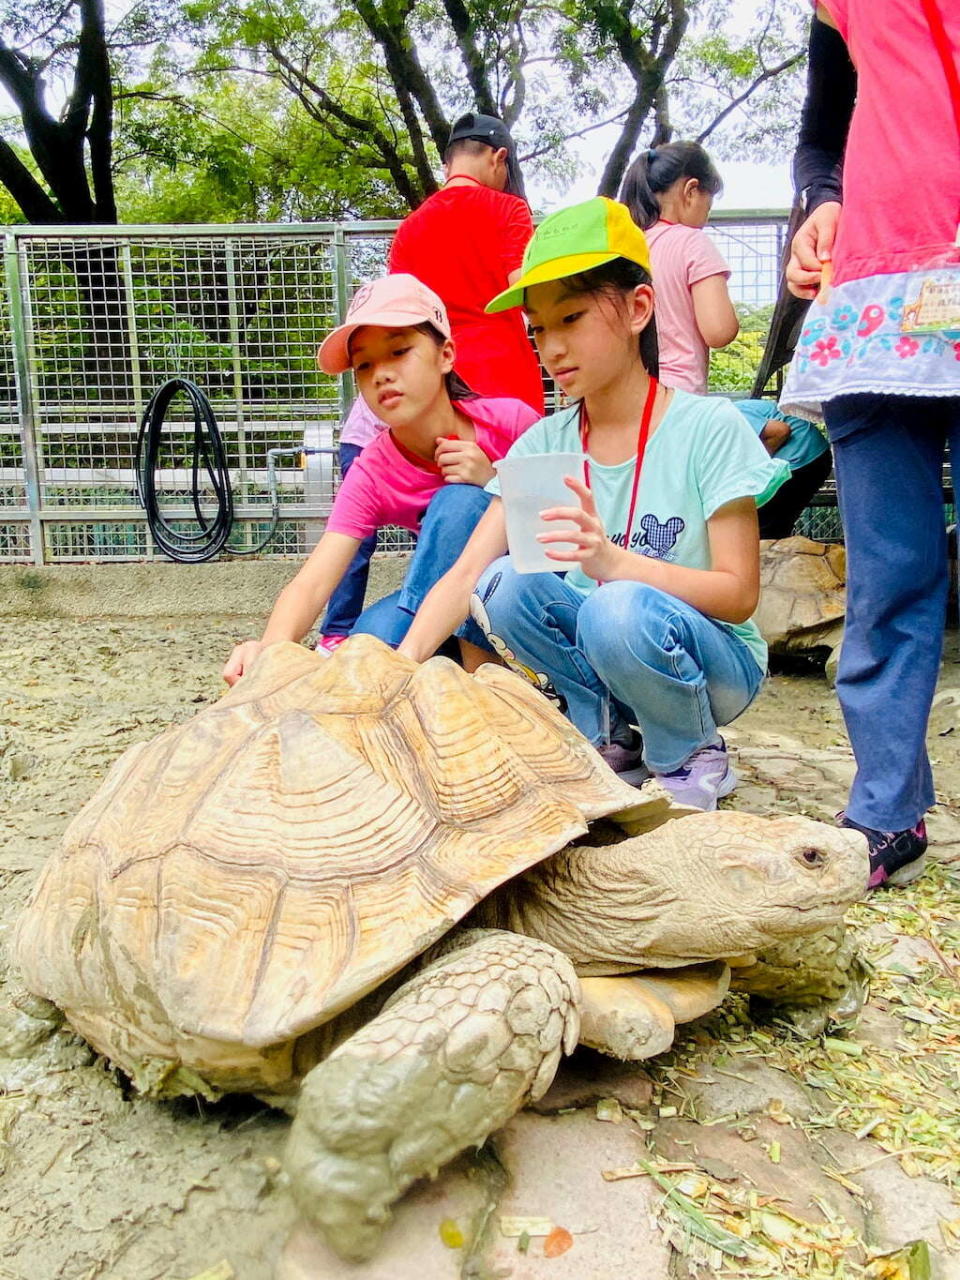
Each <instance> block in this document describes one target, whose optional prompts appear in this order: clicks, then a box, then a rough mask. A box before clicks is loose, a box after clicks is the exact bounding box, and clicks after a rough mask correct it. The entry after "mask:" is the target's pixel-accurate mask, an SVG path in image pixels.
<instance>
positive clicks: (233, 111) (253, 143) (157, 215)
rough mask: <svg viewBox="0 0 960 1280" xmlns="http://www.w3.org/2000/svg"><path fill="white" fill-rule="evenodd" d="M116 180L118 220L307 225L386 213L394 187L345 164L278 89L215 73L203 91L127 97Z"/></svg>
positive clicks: (395, 201)
mask: <svg viewBox="0 0 960 1280" xmlns="http://www.w3.org/2000/svg"><path fill="white" fill-rule="evenodd" d="M121 142H122V146H123V152H122V155H121V159H120V169H121V176H120V178H119V179H118V182H117V191H118V200H119V204H120V209H121V215H122V218H123V220H124V221H125V222H167V223H191V222H261V223H264V222H265V223H271V222H314V221H339V220H343V219H347V218H392V217H399V216H401V215H402V213H403V212H404V207H403V205H402V202H401V201H400V199H399V197H398V195H397V192H396V189H395V188H394V187H392V186H391V185H390V184H389V183H387V182H384V181H383V179H382V178H380V177H378V175H377V174H376V173H375V172H374V171H373V170H371V169H369V168H367V167H364V166H361V165H357V164H351V163H344V159H345V154H344V148H343V146H342V144H341V143H339V142H338V141H337V140H336V139H334V138H333V137H331V136H330V134H328V133H326V132H324V131H323V130H322V129H320V128H318V127H317V125H316V123H315V122H313V121H311V120H310V119H309V118H307V117H305V115H304V113H303V112H302V111H301V110H299V109H298V108H297V105H296V104H295V103H294V102H293V101H292V100H291V99H290V97H289V94H287V93H286V92H285V91H284V90H283V89H282V87H281V86H280V85H278V84H276V83H274V82H272V81H269V80H264V79H262V78H254V77H249V76H245V77H241V76H239V75H237V74H235V73H231V72H227V71H223V72H220V73H218V74H217V75H216V76H211V77H210V79H209V81H207V82H206V87H205V89H204V91H203V92H202V93H201V94H198V95H197V96H195V97H193V98H191V99H189V100H186V101H184V100H181V99H179V98H174V99H173V100H171V101H167V102H163V103H159V104H158V103H156V102H154V101H152V100H150V99H146V98H140V99H133V100H132V101H131V103H130V105H129V107H128V109H127V112H126V113H125V117H124V124H123V129H122V131H121Z"/></svg>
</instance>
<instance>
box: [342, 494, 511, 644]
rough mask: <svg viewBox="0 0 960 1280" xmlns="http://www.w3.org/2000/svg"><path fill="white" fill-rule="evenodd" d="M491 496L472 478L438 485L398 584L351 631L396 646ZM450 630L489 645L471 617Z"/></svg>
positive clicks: (456, 555)
mask: <svg viewBox="0 0 960 1280" xmlns="http://www.w3.org/2000/svg"><path fill="white" fill-rule="evenodd" d="M490 502H491V496H490V494H489V493H486V492H485V491H484V490H483V489H481V488H479V486H477V485H475V484H445V485H443V487H442V488H440V489H438V490H437V492H436V493H435V494H434V495H433V497H432V498H431V500H430V505H429V506H428V507H427V510H426V513H425V515H424V517H423V522H422V524H421V525H420V533H419V535H418V537H417V549H416V551H414V553H413V559H412V560H411V561H410V567H409V568H408V569H407V574H406V577H405V578H404V580H403V586H402V587H401V588H400V590H399V591H394V592H393V594H392V595H389V596H385V597H384V598H383V599H382V600H378V601H377V602H376V604H372V605H370V607H369V608H368V609H364V611H363V613H362V614H361V615H360V617H359V618H358V619H357V622H356V625H355V626H354V628H353V630H352V632H351V633H350V634H351V635H356V634H358V633H361V634H364V635H370V636H377V637H378V638H379V639H381V640H383V641H385V642H386V643H387V644H389V645H393V646H394V647H396V646H397V645H398V644H399V643H400V642H401V640H402V639H403V637H404V636H405V635H406V634H407V632H408V631H409V629H410V623H411V622H412V621H413V615H414V614H415V613H416V612H417V610H418V609H419V608H420V606H421V604H423V600H424V597H425V596H426V594H427V592H428V591H429V590H430V589H431V588H432V587H433V586H434V585H435V584H436V583H437V581H438V580H439V579H440V578H442V577H443V575H444V574H445V573H446V572H447V570H448V569H452V568H453V566H454V564H455V563H456V561H457V559H458V558H459V556H460V553H461V551H463V548H464V547H465V546H466V545H467V542H468V541H469V540H470V535H471V534H472V533H473V531H474V529H475V528H476V527H477V524H478V523H479V520H480V517H481V516H482V515H483V513H484V512H485V511H486V509H487V507H488V506H489V505H490ZM455 634H456V635H458V636H460V637H461V639H464V640H469V641H471V643H473V644H476V645H479V646H480V647H481V648H482V649H489V648H490V646H489V645H488V644H487V641H486V638H485V637H484V634H483V632H482V631H481V630H480V628H479V627H478V626H477V624H476V623H475V622H474V621H473V619H472V618H468V619H467V621H466V622H465V623H464V624H463V625H462V626H461V627H459V628H458V629H457V631H456V633H455Z"/></svg>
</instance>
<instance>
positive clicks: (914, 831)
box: [837, 813, 927, 889]
mask: <svg viewBox="0 0 960 1280" xmlns="http://www.w3.org/2000/svg"><path fill="white" fill-rule="evenodd" d="M837 825H838V826H840V827H849V828H850V829H851V830H853V831H859V832H861V833H862V834H863V835H865V836H866V837H867V844H868V845H869V848H870V879H869V881H868V882H867V888H868V889H879V888H880V886H881V885H904V884H909V883H910V881H911V880H916V878H917V876H919V875H921V874H922V872H923V869H924V867H925V866H926V865H927V824H926V823H925V822H924V821H923V819H922V818H921V819H920V821H919V822H918V823H917V825H916V826H915V827H910V828H908V829H907V830H906V831H878V830H877V829H876V828H875V827H861V825H860V823H859V822H854V820H853V819H852V818H848V817H847V815H846V814H845V813H838V814H837Z"/></svg>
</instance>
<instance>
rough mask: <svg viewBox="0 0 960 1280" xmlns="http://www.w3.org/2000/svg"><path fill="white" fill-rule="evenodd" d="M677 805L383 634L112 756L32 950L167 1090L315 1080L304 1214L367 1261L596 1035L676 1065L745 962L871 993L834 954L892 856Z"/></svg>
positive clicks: (296, 1167)
mask: <svg viewBox="0 0 960 1280" xmlns="http://www.w3.org/2000/svg"><path fill="white" fill-rule="evenodd" d="M674 813H675V811H672V810H671V808H670V804H669V800H668V798H667V797H666V796H665V794H663V793H661V792H659V790H658V789H657V788H656V787H655V786H654V787H650V788H645V789H644V791H643V792H640V793H638V792H637V791H636V790H634V789H633V788H631V787H628V786H626V785H625V784H623V783H622V782H621V781H620V779H618V778H617V777H616V775H615V774H614V773H612V772H611V771H610V770H609V769H608V768H607V767H606V765H605V764H604V763H603V762H602V760H601V759H600V756H599V754H598V753H597V751H596V750H595V749H594V748H593V747H591V746H590V744H589V743H587V742H586V740H585V739H584V738H582V737H581V736H580V734H579V733H578V732H577V731H576V730H575V729H574V728H573V727H572V726H571V725H570V724H569V722H568V721H567V720H566V719H565V718H564V717H563V716H561V715H560V714H559V713H558V712H557V711H556V710H555V709H554V708H553V707H552V706H551V704H550V703H549V702H548V701H547V700H546V699H545V698H543V697H542V696H541V695H540V694H539V693H537V692H536V691H535V690H534V689H532V688H530V686H528V685H527V684H526V683H525V682H524V681H523V680H522V679H520V678H519V677H517V676H515V675H513V674H512V673H511V672H509V671H506V670H504V669H503V668H500V667H497V666H493V665H486V666H483V667H481V668H480V670H479V671H478V672H477V673H476V674H475V675H474V676H468V675H466V674H465V673H464V672H463V671H461V670H460V669H459V668H458V667H457V666H456V665H455V664H453V663H452V662H450V661H448V660H447V659H444V658H436V659H432V660H431V661H430V662H427V663H425V664H423V665H422V666H417V665H416V664H414V663H412V662H410V661H408V660H407V659H405V658H402V657H399V656H398V655H397V654H395V653H394V652H393V651H392V650H390V649H388V648H387V647H386V646H385V645H382V644H381V643H380V642H379V641H377V640H374V639H372V638H370V637H366V636H357V637H354V638H352V639H350V640H349V641H347V642H346V643H345V644H344V645H342V646H341V647H340V648H339V649H338V650H337V652H336V653H335V654H334V655H333V656H332V657H331V658H329V659H326V660H324V659H321V658H319V657H317V656H316V655H315V654H312V653H310V652H309V651H308V650H306V649H303V648H301V647H299V646H297V645H291V644H281V645H276V646H271V647H270V648H268V649H267V650H265V651H264V653H263V654H262V655H261V657H260V658H259V659H258V661H257V663H256V664H255V666H254V667H253V669H252V670H251V672H250V673H249V674H248V675H247V676H245V677H244V679H243V680H241V681H240V682H239V683H238V684H237V685H236V686H235V687H234V688H233V689H232V690H231V691H230V692H229V693H228V694H227V695H226V696H225V697H224V698H222V699H221V700H220V702H219V703H217V704H216V705H215V706H213V707H210V708H208V709H206V710H204V711H202V712H201V713H200V714H199V715H197V716H196V717H195V718H194V719H193V720H191V721H190V722H188V723H187V724H184V725H179V726H176V727H174V728H172V729H170V730H168V731H167V732H166V733H164V734H162V735H160V737H158V738H156V739H155V740H154V741H153V742H150V743H144V744H140V745H138V746H135V747H133V748H131V749H130V750H129V751H128V752H127V753H126V754H125V755H124V756H123V757H122V758H121V759H120V760H119V761H118V762H117V764H116V765H114V767H113V769H112V770H111V772H110V774H109V776H108V777H107V779H106V781H105V782H104V784H103V786H102V788H101V789H100V791H99V792H98V794H97V795H96V796H95V797H94V798H93V799H92V800H91V801H90V802H89V804H88V805H87V806H86V808H85V809H84V810H83V811H82V812H81V814H80V815H79V816H78V817H77V818H76V819H75V821H74V822H73V823H72V825H71V826H70V828H69V829H68V831H67V833H66V836H65V839H64V844H63V848H62V850H61V852H60V853H59V854H57V855H56V856H54V857H53V858H52V859H51V861H50V863H49V864H48V866H47V867H46V869H45V871H44V873H43V875H42V877H41V879H40V882H39V885H38V887H37V889H36V891H35V893H34V896H33V898H32V900H31V902H30V904H29V906H28V908H27V910H26V912H25V914H24V916H23V918H22V919H21V921H20V923H19V926H18V932H17V939H16V953H17V958H18V961H19V963H20V966H21V968H22V970H23V973H24V976H25V979H26V983H27V986H28V987H29V989H30V990H31V991H33V992H35V993H37V994H38V995H43V996H45V997H47V998H49V999H50V1000H52V1001H53V1002H54V1003H56V1004H57V1005H58V1006H59V1007H60V1008H62V1009H63V1010H64V1011H65V1013H66V1016H67V1019H68V1020H69V1022H70V1023H71V1024H72V1026H73V1027H74V1028H75V1029H76V1030H77V1031H79V1032H80V1034H81V1035H83V1036H84V1037H85V1038H86V1039H87V1040H89V1042H90V1043H91V1044H92V1045H94V1046H95V1047H96V1048H97V1049H98V1050H99V1051H100V1052H102V1053H104V1054H105V1055H106V1056H107V1057H108V1058H110V1059H111V1060H112V1061H113V1062H114V1063H115V1064H117V1065H118V1066H120V1067H122V1068H123V1069H124V1070H125V1071H126V1072H127V1073H128V1074H130V1075H131V1077H132V1078H133V1079H134V1081H135V1082H136V1083H137V1084H138V1086H139V1087H140V1088H142V1089H143V1090H144V1091H147V1092H152V1093H154V1094H155V1095H159V1096H162V1095H164V1094H167V1095H169V1094H175V1093H183V1092H206V1093H208V1094H213V1093H215V1092H217V1091H227V1090H246V1091H250V1092H253V1093H256V1094H258V1095H259V1096H262V1097H265V1098H267V1099H269V1100H271V1101H274V1102H279V1103H281V1104H283V1103H285V1102H289V1101H290V1100H291V1099H292V1098H293V1096H294V1095H295V1094H296V1092H297V1090H298V1089H299V1088H300V1085H301V1081H303V1092H302V1094H301V1096H300V1098H299V1107H298V1116H297V1119H296V1121H295V1124H294V1130H293V1133H292V1136H291V1143H290V1150H289V1153H288V1167H289V1169H290V1172H291V1175H292V1180H293V1188H294V1194H295V1196H296V1198H297V1200H298V1203H299V1205H300V1207H301V1209H302V1211H303V1213H304V1215H305V1216H306V1217H307V1218H308V1219H309V1220H310V1221H311V1222H313V1223H314V1224H315V1225H316V1226H318V1227H319V1228H320V1229H321V1231H322V1232H323V1233H324V1234H325V1236H326V1238H327V1239H328V1241H329V1242H330V1243H331V1244H332V1246H333V1247H334V1248H336V1249H337V1250H338V1251H339V1252H340V1253H342V1254H343V1255H344V1256H346V1257H353V1258H362V1257H366V1256H368V1255H369V1254H370V1253H371V1252H372V1251H373V1249H374V1248H375V1247H376V1243H377V1241H378V1239H379V1236H380V1233H381V1231H382V1229H383V1226H384V1224H385V1222H386V1221H387V1220H388V1218H389V1206H390V1204H391V1203H392V1202H393V1201H394V1200H395V1199H396V1198H397V1197H398V1196H399V1195H400V1194H401V1193H402V1192H403V1191H404V1190H405V1189H406V1187H407V1186H409V1185H410V1184H411V1183H412V1182H413V1181H414V1180H415V1179H417V1178H419V1177H422V1176H424V1175H425V1174H433V1173H435V1172H436V1170H437V1169H438V1167H439V1166H440V1165H441V1164H443V1163H444V1162H445V1161H447V1160H449V1159H450V1158H452V1156H454V1155H455V1154H456V1153H457V1152H458V1151H460V1150H462V1149H463V1148H465V1147H466V1146H468V1145H471V1144H479V1143H480V1142H482V1141H483V1140H484V1138H485V1137H486V1136H487V1135H488V1134H489V1133H490V1132H492V1131H493V1130H494V1129H496V1128H497V1127H499V1126H500V1125H502V1124H503V1123H504V1122H505V1121H506V1120H507V1119H508V1118H509V1116H510V1115H512V1114H513V1113H514V1112H515V1111H516V1110H518V1109H519V1108H520V1107H522V1106H523V1105H524V1104H525V1102H526V1101H527V1100H529V1099H530V1098H531V1097H536V1096H539V1095H540V1094H541V1093H542V1092H543V1091H545V1090H546V1088H547V1087H548V1085H549V1084H550V1082H551V1080H552V1078H553V1075H554V1073H555V1071H556V1069H557V1065H558V1063H559V1060H560V1057H561V1054H562V1053H563V1052H564V1051H567V1052H569V1051H570V1050H571V1049H572V1048H573V1047H574V1045H575V1044H576V1043H577V1040H578V1038H580V1039H582V1040H583V1041H584V1042H586V1043H588V1044H591V1045H593V1046H594V1047H597V1048H600V1049H603V1050H605V1051H606V1052H610V1053H613V1054H615V1055H617V1056H619V1057H623V1058H643V1057H647V1056H650V1055H651V1054H654V1053H657V1052H660V1051H662V1050H663V1049H665V1048H666V1047H668V1046H669V1044H670V1042H671V1040H672V1038H673V1034H674V1026H675V1023H676V1022H677V1021H682V1020H685V1019H689V1018H692V1017H696V1016H698V1015H699V1014H701V1013H704V1012H706V1011H707V1010H708V1009H710V1008H712V1007H714V1006H715V1005H716V1004H717V1003H719V1001H720V1000H721V999H722V998H723V995H724V994H725V992H726V990H727V987H728V985H729V981H730V968H729V965H728V962H729V961H733V962H735V963H736V964H737V965H739V966H741V968H743V969H744V972H746V973H747V974H748V975H750V979H749V982H748V984H747V985H748V986H749V989H751V990H752V991H754V992H759V993H761V994H762V993H763V992H764V990H765V985H764V984H765V981H766V977H765V975H766V974H767V973H772V974H773V975H774V977H773V982H774V984H775V992H774V994H775V995H776V997H777V998H778V999H780V1000H784V1001H788V1002H789V1001H792V1000H793V999H794V998H800V999H814V1000H816V999H817V998H818V997H819V995H821V994H826V995H827V996H828V997H829V998H831V999H833V998H835V997H836V995H837V993H838V992H839V991H840V990H841V989H842V987H843V975H842V974H840V975H838V973H837V972H836V971H835V970H834V971H831V972H830V973H829V974H826V975H825V974H824V966H823V964H822V963H820V961H819V956H820V953H821V952H822V949H823V948H822V945H821V941H820V940H822V939H823V937H824V936H825V934H826V933H829V934H831V935H832V936H835V935H836V934H837V931H838V929H840V928H842V925H841V921H842V916H843V911H844V909H845V908H846V907H847V906H848V905H849V904H850V903H852V902H853V901H855V900H856V899H857V898H858V897H859V896H860V895H861V894H862V892H863V889H864V885H865V882H866V865H867V860H866V853H865V842H864V841H863V838H862V837H861V836H860V835H859V834H858V833H856V832H851V831H839V830H834V829H832V828H829V827H826V826H824V825H822V824H820V823H816V822H812V821H810V820H809V819H806V818H776V819H765V818H756V817H752V816H750V815H746V814H737V813H732V812H725V813H710V814H701V813H697V814H690V813H684V811H681V813H684V816H674ZM607 815H615V816H616V818H617V820H618V822H619V823H620V824H622V827H623V828H625V830H624V829H620V828H614V827H612V826H611V825H610V824H607V825H606V826H604V824H603V823H602V821H601V820H602V819H603V818H604V817H605V816H607ZM668 819H670V820H669V821H668ZM591 823H592V824H593V826H592V828H591V829H589V830H588V828H589V827H590V824H591ZM661 823H662V824H663V825H657V824H661ZM651 828H652V829H651ZM629 832H634V833H637V832H639V833H640V834H632V835H631V834H629ZM461 920H464V925H463V926H462V927H460V928H457V927H455V926H457V925H458V922H459V921H461ZM441 939H443V941H442V942H441V941H440V940H441ZM805 939H806V940H808V943H809V950H810V957H811V959H813V957H814V956H816V957H818V959H817V961H816V962H815V963H813V964H811V966H810V968H811V970H812V971H815V973H816V976H815V980H814V981H813V982H812V983H811V981H810V980H808V977H807V972H806V966H805V961H804V955H805V946H804V940H805ZM783 947H790V948H792V951H791V955H790V959H789V961H787V962H783V961H782V960H780V961H778V960H777V954H778V950H781V949H782V948H783ZM841 952H843V954H844V956H845V963H848V962H849V961H850V955H849V949H847V951H843V949H842V948H840V949H838V950H837V954H838V955H839V954H840V953H841ZM418 957H421V959H420V960H419V961H418V959H417V958H418ZM318 1063H319V1064H320V1065H319V1066H318V1065H316V1064H318ZM311 1069H312V1070H311ZM308 1073H309V1074H308ZM305 1076H306V1080H305V1081H304V1080H303V1078H304V1077H305Z"/></svg>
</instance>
